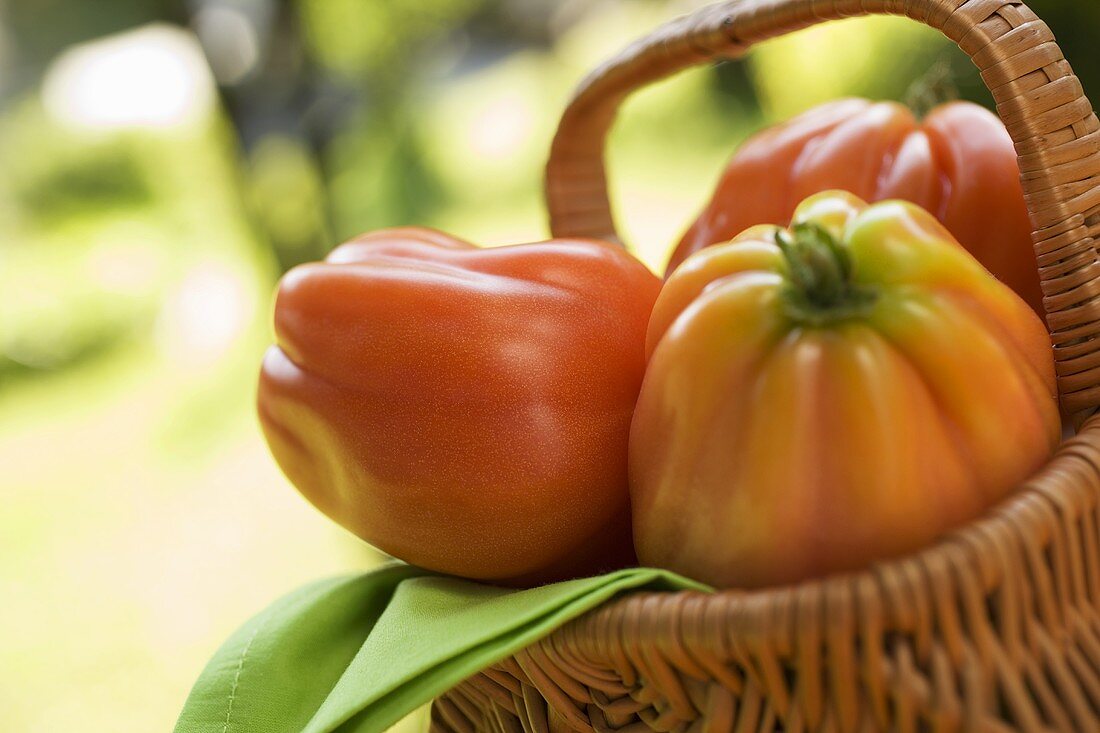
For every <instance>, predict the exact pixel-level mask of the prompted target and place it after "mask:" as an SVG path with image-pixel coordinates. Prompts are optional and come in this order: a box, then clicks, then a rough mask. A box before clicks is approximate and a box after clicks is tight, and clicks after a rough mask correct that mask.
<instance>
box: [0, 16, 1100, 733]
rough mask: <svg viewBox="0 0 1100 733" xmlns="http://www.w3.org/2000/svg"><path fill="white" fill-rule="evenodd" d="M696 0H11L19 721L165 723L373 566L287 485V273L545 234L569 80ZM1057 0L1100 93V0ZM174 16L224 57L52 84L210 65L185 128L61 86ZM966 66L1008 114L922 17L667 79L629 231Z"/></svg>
mask: <svg viewBox="0 0 1100 733" xmlns="http://www.w3.org/2000/svg"><path fill="white" fill-rule="evenodd" d="M697 4H700V3H698V2H694V1H692V0H599V1H597V2H587V1H585V0H569V1H568V2H554V1H552V0H418V1H417V2H372V1H363V0H296V1H293V2H275V1H274V0H97V2H95V3H88V2H79V1H78V0H36V1H35V2H22V1H21V0H0V60H2V61H0V63H2V64H3V69H2V73H0V161H3V174H2V175H0V228H2V230H3V233H4V236H3V237H2V238H0V294H2V295H0V465H4V466H5V472H4V474H3V476H2V477H0V501H3V502H4V506H5V511H4V512H2V513H0V542H3V546H4V552H0V597H3V598H4V599H5V605H4V620H5V623H4V624H3V625H0V710H3V711H4V713H3V715H2V716H0V718H2V723H0V728H3V729H4V730H5V731H8V730H11V731H22V730H28V731H29V730H81V731H97V730H104V731H106V730H110V731H119V730H133V731H147V730H165V729H167V728H168V727H169V726H170V725H171V721H172V719H173V718H174V715H175V713H176V710H178V708H179V705H180V703H181V702H182V699H183V696H184V695H185V694H186V690H187V686H188V685H189V683H190V681H191V680H192V679H193V678H194V677H195V675H196V674H197V672H198V669H199V667H200V666H201V665H202V663H203V662H204V661H205V659H206V658H207V657H208V656H209V654H210V652H211V651H212V648H213V646H214V645H216V644H217V643H218V642H220V641H221V639H223V638H224V637H225V636H226V635H227V634H228V633H229V632H230V631H231V630H232V628H234V627H235V626H236V625H238V624H239V623H240V622H241V621H242V620H243V619H244V618H245V617H246V616H247V615H249V614H250V613H252V612H254V611H255V610H257V609H258V608H259V607H261V606H262V605H264V604H265V603H267V602H268V601H269V600H271V599H272V598H273V597H275V596H276V595H278V594H280V593H282V592H284V591H286V590H289V589H290V588H291V587H293V586H294V585H296V584H297V583H299V582H302V581H304V580H306V579H308V578H312V577H316V576H317V575H320V574H326V573H331V572H339V571H343V570H353V569H361V568H363V567H368V566H370V565H371V564H372V563H374V562H376V561H377V556H376V555H375V554H373V553H372V551H370V550H368V549H366V548H365V547H364V546H362V545H361V544H359V543H358V542H355V541H353V540H351V539H349V538H348V537H347V536H346V535H344V534H343V533H342V532H340V531H339V530H336V529H335V528H333V527H332V526H331V525H330V523H328V522H327V521H326V520H324V519H323V518H322V517H320V516H319V515H318V514H317V513H316V512H314V511H313V510H312V509H310V508H309V507H308V506H307V505H306V504H305V503H304V502H303V501H302V500H301V499H299V498H298V497H297V495H296V494H295V493H294V492H293V491H292V490H291V489H290V488H289V487H287V486H286V485H285V484H284V483H283V482H282V479H281V478H280V477H279V476H278V474H277V471H276V469H275V468H274V466H273V464H272V462H271V460H270V459H269V458H268V456H267V455H266V451H265V449H264V447H263V445H262V440H261V439H260V437H259V433H258V430H257V428H256V426H255V423H254V420H253V417H252V398H253V389H254V378H255V371H256V369H257V364H258V362H259V359H260V357H261V354H262V351H263V348H264V346H265V344H266V343H267V342H268V340H269V338H270V334H269V326H268V317H269V313H270V310H269V309H270V296H271V292H272V289H273V287H274V283H275V279H276V277H277V276H278V274H279V273H280V272H281V271H284V270H286V269H287V268H289V267H292V266H294V265H296V264H298V263H301V262H305V261H309V260H314V259H318V258H320V257H323V256H324V254H325V253H326V252H327V251H328V250H329V249H330V248H331V247H332V246H334V245H335V244H337V243H338V242H340V241H341V240H343V239H345V238H347V237H350V236H353V235H355V234H358V233H359V232H361V231H364V230H368V229H373V228H378V227H383V226H393V225H403V224H425V225H430V226H436V227H439V228H442V229H446V230H448V231H451V232H453V233H454V234H456V235H458V236H461V237H464V238H467V239H470V240H471V241H476V242H480V243H483V244H486V245H498V244H504V243H510V242H520V241H530V240H535V239H539V238H542V237H545V236H546V234H547V232H546V223H545V213H544V211H543V208H542V198H541V197H542V193H541V190H540V188H541V183H542V165H543V163H544V161H545V155H546V151H547V148H548V145H549V141H550V139H551V137H552V135H553V132H554V128H555V125H556V122H557V116H558V115H559V114H560V111H561V109H562V108H563V106H564V104H565V103H566V100H567V99H568V96H569V94H570V91H571V89H572V88H573V87H574V85H575V84H576V83H577V81H578V80H579V79H580V78H581V77H582V76H583V75H584V74H585V73H586V72H587V71H588V70H589V69H591V68H592V67H593V66H595V65H596V64H598V63H600V62H601V61H602V60H604V59H605V58H607V57H608V56H609V55H610V54H611V53H613V52H615V51H617V50H618V49H619V48H621V47H622V46H623V45H625V44H626V43H627V42H629V41H630V40H632V39H633V38H635V37H636V36H638V35H640V34H642V33H644V32H646V31H647V30H649V29H650V28H652V27H654V26H655V25H657V24H658V23H660V22H662V21H664V20H666V19H668V18H670V17H672V16H673V15H675V14H678V13H680V12H684V11H687V10H690V9H691V8H692V7H694V6H695V5H697ZM1033 5H1034V7H1035V9H1036V11H1037V12H1038V13H1039V14H1040V15H1042V16H1043V17H1044V18H1046V19H1047V20H1048V21H1049V22H1050V23H1051V25H1052V26H1053V28H1054V30H1055V32H1056V34H1057V35H1058V37H1059V40H1060V41H1061V44H1062V46H1063V48H1064V50H1065V51H1066V53H1067V56H1068V57H1069V58H1070V59H1071V61H1072V62H1073V63H1074V67H1075V69H1076V70H1077V72H1078V73H1079V75H1080V76H1081V78H1082V81H1083V83H1084V85H1085V88H1086V90H1090V91H1093V92H1094V93H1098V92H1100V57H1097V55H1096V54H1095V53H1093V47H1094V43H1093V36H1094V33H1095V31H1096V30H1098V29H1100V4H1097V3H1066V2H1062V1H1061V0H1034V3H1033ZM150 22H160V23H167V24H169V25H168V26H167V27H168V28H176V29H182V30H177V31H174V32H175V33H176V34H177V36H178V38H177V40H178V41H180V43H181V44H182V45H180V44H176V45H174V46H173V47H172V49H174V50H172V52H173V53H176V52H181V49H183V50H186V49H187V48H189V47H191V46H193V47H194V48H195V49H196V50H195V54H196V56H197V60H196V59H190V60H188V59H186V58H185V59H182V60H181V64H182V65H181V66H179V68H178V69H176V67H173V66H169V67H167V68H169V69H170V70H172V69H175V70H176V71H179V72H180V73H186V74H189V75H190V76H189V77H188V78H187V79H182V78H181V79H175V78H167V77H166V78H163V79H161V78H153V79H152V80H151V81H150V80H149V79H148V78H145V77H142V75H141V74H140V73H136V76H132V78H131V77H127V78H126V79H115V80H114V81H113V82H112V80H111V79H110V78H102V77H94V78H93V79H92V81H91V82H88V81H86V80H85V81H81V83H80V84H77V85H75V86H73V85H69V87H65V85H60V86H58V85H54V86H55V87H56V88H61V89H70V92H71V91H72V89H76V90H77V92H80V90H81V89H83V90H84V91H86V92H87V95H86V97H85V98H82V99H79V100H76V102H80V104H85V105H87V104H91V105H93V106H94V105H95V104H97V103H99V104H101V105H102V104H103V103H104V102H103V100H109V99H114V98H117V99H121V100H124V101H127V103H128V104H131V103H133V104H137V107H136V108H135V109H137V108H140V103H141V101H142V100H143V99H146V97H148V99H149V100H150V103H152V101H155V98H159V97H158V95H159V94H160V93H161V92H164V91H165V90H166V89H167V90H168V91H169V92H170V91H171V88H170V87H171V85H172V84H173V83H183V82H184V81H186V82H187V83H189V84H194V85H195V87H194V89H195V90H198V91H197V92H195V93H194V94H193V95H192V97H193V98H190V99H188V100H183V101H184V102H186V103H187V104H190V105H191V106H190V107H189V108H188V109H187V110H182V109H181V110H175V111H173V109H174V108H173V107H172V106H171V105H172V104H174V103H175V102H173V100H172V98H171V97H170V96H169V97H165V98H163V99H160V101H161V103H162V104H167V105H168V106H167V107H165V108H164V109H161V110H160V112H161V113H165V112H167V113H170V115H169V116H170V117H171V115H172V114H176V113H179V114H178V115H177V117H178V119H177V118H175V117H173V118H171V120H170V124H163V125H159V126H158V125H150V124H146V123H140V124H138V123H137V122H133V121H131V122H128V123H126V122H118V121H117V120H116V122H114V123H112V125H110V126H106V127H105V126H103V125H102V124H101V123H102V117H101V118H99V122H97V123H95V124H92V122H94V120H93V119H88V118H87V110H84V112H81V108H80V106H79V104H76V106H74V107H72V108H71V109H69V108H66V107H65V106H64V104H62V106H61V107H58V106H57V104H59V103H65V102H66V100H65V99H61V100H60V102H59V101H58V99H53V100H52V101H51V99H50V98H49V95H48V94H44V93H43V90H44V89H46V88H48V87H50V81H51V79H54V80H56V77H57V76H58V75H59V74H61V73H62V67H63V66H64V64H62V63H60V61H61V60H63V59H64V58H65V57H66V56H65V55H66V54H67V53H68V52H69V50H70V49H71V48H72V47H73V44H77V43H81V42H84V41H90V42H91V43H90V45H88V46H86V47H85V50H87V51H90V52H95V51H96V49H100V50H101V51H102V49H103V48H106V46H103V45H100V44H98V43H97V40H96V39H100V38H102V37H103V36H104V35H105V34H108V33H116V32H121V31H127V30H129V29H133V28H135V27H137V26H140V25H142V24H146V23H150ZM192 31H193V34H192ZM162 35H163V34H162ZM158 38H161V36H142V37H141V38H140V39H139V37H138V36H135V35H132V34H129V35H124V36H119V37H118V38H117V39H116V41H118V42H120V43H123V42H129V43H132V44H133V43H138V42H139V41H140V43H144V44H146V47H143V48H145V50H146V51H148V50H150V49H149V48H148V47H147V46H148V45H149V44H154V45H156V44H157V43H162V41H163V39H162V40H157V39H158ZM127 39H129V40H127ZM196 39H197V40H196ZM200 43H201V47H200V45H199V44H200ZM177 46H178V48H177ZM152 50H156V49H155V48H154V49H152ZM161 50H163V49H161ZM69 58H71V57H69ZM196 64H197V65H198V66H196ZM944 66H946V68H948V69H949V70H950V72H951V76H952V78H953V84H954V85H955V86H956V87H957V88H958V90H959V92H960V93H961V95H962V96H963V97H965V98H968V99H973V100H975V101H978V102H980V103H982V104H986V105H988V104H990V99H989V94H988V92H987V91H985V89H984V87H983V86H982V85H981V80H980V79H979V77H978V75H977V73H976V70H975V69H974V68H973V66H972V65H971V64H970V62H969V61H968V60H967V59H966V58H965V56H963V55H962V53H961V52H959V51H958V49H956V48H954V47H953V46H952V45H951V44H950V43H949V42H948V41H947V40H946V39H944V38H943V37H942V36H940V35H939V34H937V33H935V32H932V31H930V30H929V29H927V28H924V27H922V26H920V25H918V24H916V23H913V22H910V21H907V20H904V19H899V18H875V19H860V20H850V21H844V22H839V23H833V24H829V25H826V26H819V27H815V28H810V29H807V30H804V31H801V32H799V33H796V34H792V35H790V36H787V37H785V38H778V39H774V40H772V41H769V42H767V43H764V44H762V45H761V46H760V47H759V48H757V49H755V50H754V51H753V52H752V53H751V54H750V55H749V56H748V58H747V59H746V60H744V61H741V62H733V63H723V64H719V65H714V66H705V67H701V68H698V69H695V70H692V71H690V72H687V73H685V74H683V75H680V76H678V77H676V78H675V79H671V80H668V81H664V82H661V83H659V84H656V85H654V86H653V87H651V88H648V89H646V90H643V91H641V92H640V93H638V94H637V95H635V96H633V97H632V98H630V99H629V100H628V101H627V102H626V103H625V105H624V107H623V110H622V114H621V117H620V120H619V121H618V123H617V125H616V127H615V130H614V134H613V135H612V136H611V137H610V139H609V141H608V152H607V156H608V162H609V175H610V186H611V194H612V202H613V204H614V207H615V209H616V212H617V213H618V218H619V221H620V223H621V227H622V231H623V234H624V238H625V239H626V240H627V241H629V242H630V243H631V244H632V245H633V246H634V247H635V250H636V251H637V252H638V254H639V256H640V257H642V259H643V260H644V261H645V262H647V263H648V264H649V265H650V266H651V267H653V268H654V269H660V268H661V267H662V265H663V262H664V260H665V258H666V257H667V254H668V252H669V250H670V248H671V247H672V245H673V244H674V243H675V241H676V240H677V238H678V237H679V236H680V234H681V232H682V231H683V229H684V228H685V226H686V225H687V223H688V221H689V220H690V218H691V217H692V215H693V214H694V212H695V211H696V210H697V209H698V208H699V207H700V206H701V205H702V203H703V202H704V200H705V199H706V197H707V195H708V192H709V189H710V187H711V186H712V184H713V182H714V180H715V178H716V177H717V175H718V173H719V171H720V169H721V168H722V166H723V164H724V162H725V160H726V158H727V156H728V155H729V153H730V152H731V151H732V150H733V149H734V147H735V146H736V144H737V143H739V142H740V141H741V140H743V139H744V138H745V137H746V136H748V135H749V134H751V133H752V132H754V131H756V130H758V129H760V128H761V127H763V126H764V125H766V124H767V123H769V122H771V121H775V120H778V119H781V118H784V117H786V116H789V115H792V114H795V113H797V112H800V111H802V110H804V109H806V108H808V107H810V106H812V105H814V104H817V103H819V102H821V101H824V100H826V99H830V98H833V97H837V96H842V95H866V96H870V97H876V98H894V99H900V98H903V97H905V95H906V93H907V90H908V89H909V87H910V86H911V85H912V84H913V83H914V81H916V80H919V79H920V78H921V77H922V76H923V75H924V74H926V73H927V72H928V70H929V69H934V68H937V67H940V68H942V67H944ZM128 71H132V72H141V71H142V70H141V69H129V70H128ZM212 79H217V80H219V81H220V86H218V87H217V88H216V89H215V88H214V87H213V86H212V84H213V82H212ZM89 84H91V85H92V86H91V87H89ZM97 84H98V85H104V87H103V88H102V89H101V88H99V87H96V86H95V85H97ZM141 84H145V85H146V86H144V87H140V85H141ZM150 84H151V85H150ZM139 87H140V88H139ZM199 92H201V93H202V94H199ZM110 95H115V97H111V96H110ZM203 95H205V96H203ZM200 96H202V97H203V100H206V101H202V100H200V99H199V97H200ZM207 97H209V99H207ZM211 99H214V100H216V101H217V103H216V104H214V105H213V106H209V100H211ZM135 100H136V101H135ZM68 101H69V102H73V100H68ZM177 101H179V100H177ZM200 102H202V103H201V104H200ZM74 104H75V102H74ZM204 105H206V106H204ZM66 110H68V111H66ZM99 111H100V112H103V111H104V110H103V109H100V110H99ZM107 111H108V112H110V111H112V110H110V109H108V110H107ZM115 111H117V110H115ZM139 111H140V110H139ZM184 112H187V114H184ZM192 113H193V114H192ZM81 114H85V119H83V120H82V118H81V117H80V115H81ZM107 117H108V118H110V117H111V116H110V115H107ZM78 614H79V615H78ZM59 669H63V670H65V676H66V680H67V684H66V685H65V690H64V691H61V692H59V691H58V689H57V685H56V679H57V674H58V670H59ZM13 681H14V684H13ZM16 690H18V692H17V691H16ZM120 710H125V711H126V713H125V715H122V716H120V714H119V711H120ZM423 722H424V713H423V711H421V712H420V713H418V715H417V716H414V717H413V718H412V719H411V720H410V721H409V722H408V723H407V724H406V728H407V729H408V730H414V729H417V728H420V727H422V726H423Z"/></svg>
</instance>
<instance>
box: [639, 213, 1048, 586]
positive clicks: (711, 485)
mask: <svg viewBox="0 0 1100 733" xmlns="http://www.w3.org/2000/svg"><path fill="white" fill-rule="evenodd" d="M646 348H647V352H648V358H649V363H648V367H647V371H646V375H645V381H644V383H643V386H642V391H641V395H640V397H639V401H638V406H637V409H636V412H635V415H634V422H633V429H632V433H631V442H630V480H631V499H632V502H633V512H634V538H635V547H636V549H637V552H638V557H639V559H640V560H641V561H642V563H643V564H647V565H655V566H659V567H664V568H669V569H672V570H675V571H678V572H681V573H684V574H686V575H689V576H691V577H694V578H697V579H699V580H702V581H705V582H708V583H711V584H714V585H719V586H743V587H755V586H765V585H772V584H777V583H786V582H793V581H798V580H802V579H805V578H810V577H814V576H819V575H823V574H826V573H832V572H837V571H845V570H853V569H857V568H862V567H864V566H866V565H868V564H869V563H871V562H872V561H874V560H876V559H879V558H885V557H890V556H894V555H898V554H900V553H905V552H909V551H913V550H916V549H918V548H920V547H922V546H924V545H927V544H928V543H930V542H931V541H933V540H934V539H935V538H936V537H937V536H939V535H940V534H942V533H943V532H944V531H946V530H948V529H950V528H952V527H954V526H956V525H958V524H959V523H961V522H964V521H967V520H969V519H972V518H974V517H976V516H977V515H978V514H980V513H981V512H982V511H984V510H985V509H986V508H988V507H989V506H990V505H991V504H992V503H994V502H996V501H997V500H998V499H1000V498H1001V497H1003V496H1004V495H1005V494H1006V493H1007V492H1009V491H1010V490H1011V489H1012V488H1013V487H1014V486H1016V485H1017V484H1018V483H1019V482H1020V481H1022V480H1023V479H1025V478H1027V477H1028V476H1029V475H1030V474H1031V473H1032V472H1033V471H1035V470H1036V469H1037V468H1038V467H1039V466H1041V465H1042V464H1043V462H1044V461H1045V460H1046V459H1047V457H1048V456H1049V454H1050V453H1051V451H1052V449H1053V448H1054V446H1055V445H1056V444H1057V443H1058V441H1059V438H1060V421H1059V412H1058V406H1057V399H1056V391H1055V382H1054V366H1053V357H1052V353H1051V347H1050V343H1049V340H1048V337H1047V333H1046V330H1045V329H1044V327H1043V324H1042V323H1041V322H1040V320H1039V318H1038V317H1036V315H1035V314H1034V313H1033V312H1032V311H1031V309H1030V308H1028V306H1027V304H1025V303H1024V302H1023V301H1022V300H1021V299H1020V298H1019V297H1017V296H1016V295H1015V294H1014V293H1013V292H1012V291H1011V290H1009V289H1008V288H1007V287H1005V286H1004V285H1003V284H1002V283H1000V282H998V281H997V280H996V279H994V278H992V277H990V275H989V273H988V272H986V271H985V270H984V269H983V268H982V267H981V265H979V264H978V262H977V261H976V260H975V259H974V258H973V257H971V256H970V255H969V254H968V253H967V252H966V251H965V250H964V249H963V248H962V247H960V246H959V245H958V244H957V243H956V242H955V241H954V240H953V239H952V237H951V235H950V233H949V232H947V231H946V230H945V229H944V228H943V226H942V225H940V224H939V223H938V222H937V221H936V219H935V218H934V217H933V216H931V215H930V214H928V213H927V212H925V211H923V210H921V209H920V208H918V207H917V206H915V205H913V204H911V203H907V202H902V201H887V202H881V203H877V204H874V205H870V206H868V205H866V204H865V203H863V202H862V201H860V200H859V199H858V198H856V197H854V196H852V195H850V194H846V193H842V192H827V193H823V194H819V195H817V196H814V197H811V198H810V199H808V200H806V201H805V202H804V203H802V205H801V206H799V207H798V208H797V209H796V211H795V214H794V224H793V227H792V229H791V230H789V231H786V232H783V230H780V229H779V228H777V227H769V226H758V227H755V228H752V229H749V230H748V231H746V232H744V233H743V234H741V235H740V236H738V237H737V238H736V239H734V240H733V241H732V242H729V243H726V244H722V245H717V246H713V247H707V248H705V249H703V250H701V251H699V252H697V253H695V254H694V255H692V256H691V257H689V258H688V259H687V260H686V261H685V262H684V263H683V264H682V265H681V266H680V267H679V268H678V269H677V270H676V271H675V272H674V273H673V274H672V275H671V277H669V279H668V281H667V282H666V284H665V287H664V289H663V290H662V292H661V295H660V297H659V298H658V300H657V303H656V305H655V307H654V311H653V316H652V319H651V321H650V326H649V333H648V337H647V347H646Z"/></svg>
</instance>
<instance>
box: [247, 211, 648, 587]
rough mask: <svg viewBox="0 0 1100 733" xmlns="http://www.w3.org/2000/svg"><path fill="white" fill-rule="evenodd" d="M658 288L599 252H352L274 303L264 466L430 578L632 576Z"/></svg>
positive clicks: (626, 262)
mask: <svg viewBox="0 0 1100 733" xmlns="http://www.w3.org/2000/svg"><path fill="white" fill-rule="evenodd" d="M659 290H660V281H659V279H658V278H657V277H655V276H654V275H653V274H652V273H651V272H650V271H649V270H647V269H646V268H645V267H644V266H643V265H642V264H640V263H639V262H638V261H637V260H635V259H634V258H633V257H631V256H630V255H629V254H627V253H626V252H625V251H624V250H623V249H622V248H620V247H617V246H614V245H611V244H607V243H603V242H598V241H589V240H555V241H549V242H543V243H537V244H524V245H516V246H510V247H499V248H493V249H482V248H478V247H475V246H473V245H471V244H468V243H466V242H463V241H460V240H458V239H454V238H452V237H449V236H447V235H445V234H441V233H439V232H435V231H431V230H427V229H414V228H408V229H393V230H388V231H382V232H377V233H374V234H370V235H367V236H364V237H361V238H359V239H357V240H354V241H352V242H349V243H348V244H345V245H343V246H341V247H339V248H337V249H336V250H334V251H333V252H332V254H331V255H330V256H329V257H328V258H327V260H326V261H325V262H323V263H314V264H308V265H304V266H301V267H298V268H296V269H294V270H292V271H291V272H290V273H288V274H287V275H286V277H285V278H284V279H283V281H282V284H281V286H280V289H279V294H278V298H277V302H276V306H275V330H276V335H277V345H276V346H273V347H271V349H270V350H269V351H268V353H267V356H266V358H265V359H264V364H263V370H262V374H261V378H260V387H259V413H260V417H261V421H262V423H263V428H264V431H265V433H266V436H267V439H268V442H269V444H270V446H271V449H272V452H273V453H274V455H275V457H276V459H277V460H278V462H279V464H280V466H281V467H282V469H283V471H284V472H285V473H286V475H287V476H288V477H289V478H290V480H291V481H292V482H293V483H294V484H295V485H296V486H297V487H298V489H299V490H300V491H301V492H302V493H303V494H304V495H305V496H306V497H307V498H308V499H309V500H310V501H312V502H313V503H314V504H315V505H316V506H317V507H318V508H319V509H320V510H321V511H322V512H324V513H325V514H327V515H328V516H330V517H332V518H333V519H335V520H336V521H337V522H339V523H340V524H342V525H343V526H344V527H346V528H348V529H349V530H351V531H352V532H354V533H355V534H357V535H359V536H360V537H362V538H363V539H365V540H366V541H367V542H370V543H371V544H373V545H375V546H377V547H378V548H380V549H382V550H384V551H385V552H387V553H389V554H391V555H394V556H396V557H398V558H401V559H403V560H406V561H408V562H410V563H413V564H416V565H420V566H422V567H425V568H428V569H431V570H435V571H439V572H444V573H452V574H455V575H461V576H466V577H470V578H477V579H482V580H489V581H497V582H507V583H515V584H532V583H537V582H542V581H546V580H555V579H560V578H566V577H572V576H577V575H585V574H591V573H595V572H598V571H601V570H610V569H614V568H617V567H622V566H624V565H627V564H629V563H630V562H631V561H632V560H633V549H632V546H631V540H630V524H629V506H628V489H627V470H626V461H627V440H628V435H629V431H630V421H631V416H632V414H633V411H634V404H635V401H636V398H637V395H638V389H639V387H640V385H641V381H642V376H643V372H644V369H645V355H644V342H645V331H646V324H647V322H648V319H649V314H650V310H651V307H652V305H653V302H654V300H655V299H656V297H657V293H658V291H659Z"/></svg>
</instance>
